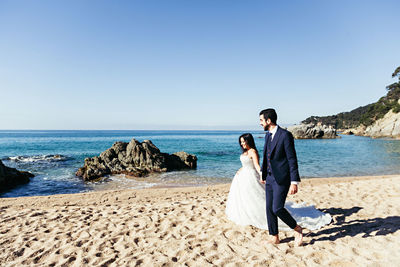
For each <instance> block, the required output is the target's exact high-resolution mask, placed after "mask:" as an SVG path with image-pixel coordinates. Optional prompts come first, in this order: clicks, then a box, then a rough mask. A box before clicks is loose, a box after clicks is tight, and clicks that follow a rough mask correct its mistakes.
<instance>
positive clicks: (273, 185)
mask: <svg viewBox="0 0 400 267" xmlns="http://www.w3.org/2000/svg"><path fill="white" fill-rule="evenodd" d="M289 187H290V185H279V184H278V183H277V182H276V180H275V177H274V176H273V175H268V176H267V178H266V181H265V193H266V201H267V221H268V231H269V234H270V235H277V234H278V217H279V219H281V220H282V221H283V222H284V223H286V224H287V225H288V226H289V227H290V228H292V229H294V228H295V227H296V225H297V223H296V221H295V219H293V217H292V215H290V213H289V212H288V211H287V210H286V209H285V201H286V196H287V194H288V192H289Z"/></svg>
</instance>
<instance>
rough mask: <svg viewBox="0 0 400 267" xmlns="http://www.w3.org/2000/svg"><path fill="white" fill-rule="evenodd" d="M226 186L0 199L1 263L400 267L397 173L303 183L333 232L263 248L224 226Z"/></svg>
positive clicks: (261, 236)
mask: <svg viewBox="0 0 400 267" xmlns="http://www.w3.org/2000/svg"><path fill="white" fill-rule="evenodd" d="M229 187H230V184H221V185H214V186H209V187H193V188H153V189H142V190H120V191H100V192H91V193H84V194H71V195H53V196H44V197H23V198H22V197H21V198H3V199H0V203H1V204H0V221H1V224H0V245H1V248H2V252H1V254H0V265H1V266H24V265H25V266H34V265H37V266H84V265H87V266H319V265H323V266H399V265H400V175H394V176H373V177H348V178H318V179H303V182H302V183H301V185H300V192H299V193H298V194H296V195H295V196H289V197H288V201H294V202H298V203H300V202H306V203H308V204H314V205H315V206H316V208H318V209H319V210H321V211H324V212H328V213H330V214H331V215H332V218H333V221H332V223H331V224H330V225H327V226H325V227H324V228H322V229H320V230H317V231H313V232H311V231H308V230H305V235H306V236H305V238H304V240H305V244H304V246H302V247H294V244H293V233H292V232H281V233H280V238H281V240H282V243H281V244H279V245H277V246H274V245H270V244H267V242H266V240H267V238H268V233H267V231H264V230H259V229H257V228H254V227H252V226H246V227H243V226H237V225H235V224H233V223H231V222H230V221H228V220H227V218H226V216H225V204H226V199H227V195H228V192H229Z"/></svg>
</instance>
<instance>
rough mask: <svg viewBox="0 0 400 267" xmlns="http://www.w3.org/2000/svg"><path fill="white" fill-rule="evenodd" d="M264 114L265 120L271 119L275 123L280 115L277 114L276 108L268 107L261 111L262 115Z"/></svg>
mask: <svg viewBox="0 0 400 267" xmlns="http://www.w3.org/2000/svg"><path fill="white" fill-rule="evenodd" d="M261 115H263V116H264V119H265V120H268V119H270V120H271V122H272V123H273V124H276V120H277V119H278V115H277V114H276V111H275V109H273V108H267V109H264V110H261V111H260V116H261Z"/></svg>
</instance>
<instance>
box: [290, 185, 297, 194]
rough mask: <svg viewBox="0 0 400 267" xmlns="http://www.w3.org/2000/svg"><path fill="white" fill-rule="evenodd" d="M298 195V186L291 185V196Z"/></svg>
mask: <svg viewBox="0 0 400 267" xmlns="http://www.w3.org/2000/svg"><path fill="white" fill-rule="evenodd" d="M296 193H297V184H291V185H290V188H289V195H294V194H296Z"/></svg>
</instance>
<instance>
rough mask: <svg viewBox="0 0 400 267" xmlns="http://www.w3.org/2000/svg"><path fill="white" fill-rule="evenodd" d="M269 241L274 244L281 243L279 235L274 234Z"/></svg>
mask: <svg viewBox="0 0 400 267" xmlns="http://www.w3.org/2000/svg"><path fill="white" fill-rule="evenodd" d="M268 243H270V244H273V245H277V244H279V243H280V241H279V236H278V235H273V236H272V238H271V239H270V240H268Z"/></svg>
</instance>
